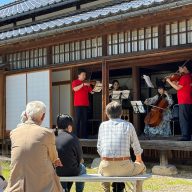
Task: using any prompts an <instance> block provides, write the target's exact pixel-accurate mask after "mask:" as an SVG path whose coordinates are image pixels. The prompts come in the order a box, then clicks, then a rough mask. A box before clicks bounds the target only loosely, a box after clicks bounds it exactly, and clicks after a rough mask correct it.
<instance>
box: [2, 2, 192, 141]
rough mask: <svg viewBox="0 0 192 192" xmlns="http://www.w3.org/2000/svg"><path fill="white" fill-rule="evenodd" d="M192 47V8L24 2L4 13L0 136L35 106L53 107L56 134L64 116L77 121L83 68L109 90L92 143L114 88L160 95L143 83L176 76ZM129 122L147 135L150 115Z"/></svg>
mask: <svg viewBox="0 0 192 192" xmlns="http://www.w3.org/2000/svg"><path fill="white" fill-rule="evenodd" d="M191 43H192V1H191V0H182V1H180V0H113V1H110V0H81V1H80V0H38V1H37V0H20V1H16V2H14V3H10V4H7V5H4V6H1V7H0V130H1V131H0V133H1V135H0V136H1V138H5V137H7V136H8V135H7V134H8V133H9V131H11V130H12V129H14V128H15V127H16V125H17V124H18V123H19V119H20V114H21V113H22V111H23V110H24V108H25V105H26V103H27V102H29V101H31V100H42V101H43V102H44V103H45V104H46V105H47V116H46V120H45V122H44V126H46V127H54V126H55V124H56V116H57V114H59V113H69V114H71V115H73V99H72V98H73V97H72V90H71V81H72V80H73V79H74V78H76V75H77V70H78V68H85V69H86V70H87V71H88V72H89V73H88V74H89V75H88V77H90V78H91V79H94V80H100V81H101V82H102V92H101V93H96V94H95V95H93V96H91V98H90V99H91V107H90V116H89V122H90V135H93V134H97V129H98V125H99V123H100V122H101V121H102V120H105V119H106V116H105V113H104V111H105V106H106V104H107V103H108V100H109V86H108V84H109V83H111V81H112V80H114V79H118V80H119V82H120V84H121V86H122V87H125V88H126V89H129V90H130V94H131V97H132V99H133V100H142V101H143V100H144V99H145V98H147V97H149V96H151V95H152V94H153V92H154V91H155V90H153V89H149V88H147V87H146V85H145V83H144V81H143V79H142V78H141V77H142V75H143V74H147V75H149V76H150V77H151V79H152V82H155V78H156V77H164V76H166V75H167V74H170V73H172V72H175V71H177V68H178V66H179V65H181V64H182V63H183V62H184V61H186V60H188V59H191V58H192V54H191V53H192V46H191V45H192V44H191ZM170 92H171V93H172V94H173V95H174V94H175V92H174V91H173V90H170ZM175 102H176V100H175ZM125 115H126V114H125ZM127 119H129V120H131V121H132V122H133V124H134V126H135V128H136V130H137V132H138V134H140V133H142V132H143V115H141V114H134V113H133V112H132V111H131V110H130V111H129V113H128V112H127Z"/></svg>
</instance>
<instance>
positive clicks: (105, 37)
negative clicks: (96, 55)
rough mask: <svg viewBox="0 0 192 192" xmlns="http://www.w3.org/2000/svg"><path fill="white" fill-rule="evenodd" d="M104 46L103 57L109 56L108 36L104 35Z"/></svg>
mask: <svg viewBox="0 0 192 192" xmlns="http://www.w3.org/2000/svg"><path fill="white" fill-rule="evenodd" d="M102 45H103V49H102V56H107V48H108V46H107V35H103V36H102Z"/></svg>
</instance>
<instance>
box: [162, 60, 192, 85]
mask: <svg viewBox="0 0 192 192" xmlns="http://www.w3.org/2000/svg"><path fill="white" fill-rule="evenodd" d="M189 61H190V60H187V61H185V63H184V64H183V65H182V66H181V67H184V66H185V65H186V64H187V63H188V62H189ZM183 75H184V74H183V73H179V70H177V71H176V73H173V74H171V75H168V76H167V77H165V78H164V81H166V79H167V78H169V79H170V81H171V82H172V81H179V80H180V78H181V77H182V76H183Z"/></svg>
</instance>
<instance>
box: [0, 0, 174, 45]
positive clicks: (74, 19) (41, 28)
mask: <svg viewBox="0 0 192 192" xmlns="http://www.w3.org/2000/svg"><path fill="white" fill-rule="evenodd" d="M167 2H168V1H167V0H134V1H130V2H124V3H120V4H116V5H113V6H107V7H104V8H98V9H96V10H92V11H88V12H84V13H81V14H78V15H73V16H69V17H64V18H59V19H54V20H49V21H46V22H42V23H38V24H33V25H31V26H27V27H22V28H18V29H14V30H9V31H6V32H2V33H0V42H1V41H4V40H9V39H13V38H18V37H24V36H28V35H31V34H35V33H41V32H46V33H47V32H48V31H51V30H53V29H65V28H66V27H68V26H74V27H76V25H77V24H82V23H85V22H88V21H94V20H99V19H102V18H108V17H111V16H116V15H119V14H124V13H125V14H126V13H128V14H129V13H132V12H134V11H136V10H140V9H144V10H145V9H147V8H149V7H156V6H159V5H163V4H165V3H167ZM169 2H170V1H169ZM171 2H172V1H171Z"/></svg>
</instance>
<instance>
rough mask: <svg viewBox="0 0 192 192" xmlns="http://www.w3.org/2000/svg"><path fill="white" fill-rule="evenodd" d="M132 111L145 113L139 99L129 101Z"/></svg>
mask: <svg viewBox="0 0 192 192" xmlns="http://www.w3.org/2000/svg"><path fill="white" fill-rule="evenodd" d="M131 105H132V107H133V111H134V113H137V114H138V113H145V109H144V106H143V104H142V102H141V101H131Z"/></svg>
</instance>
